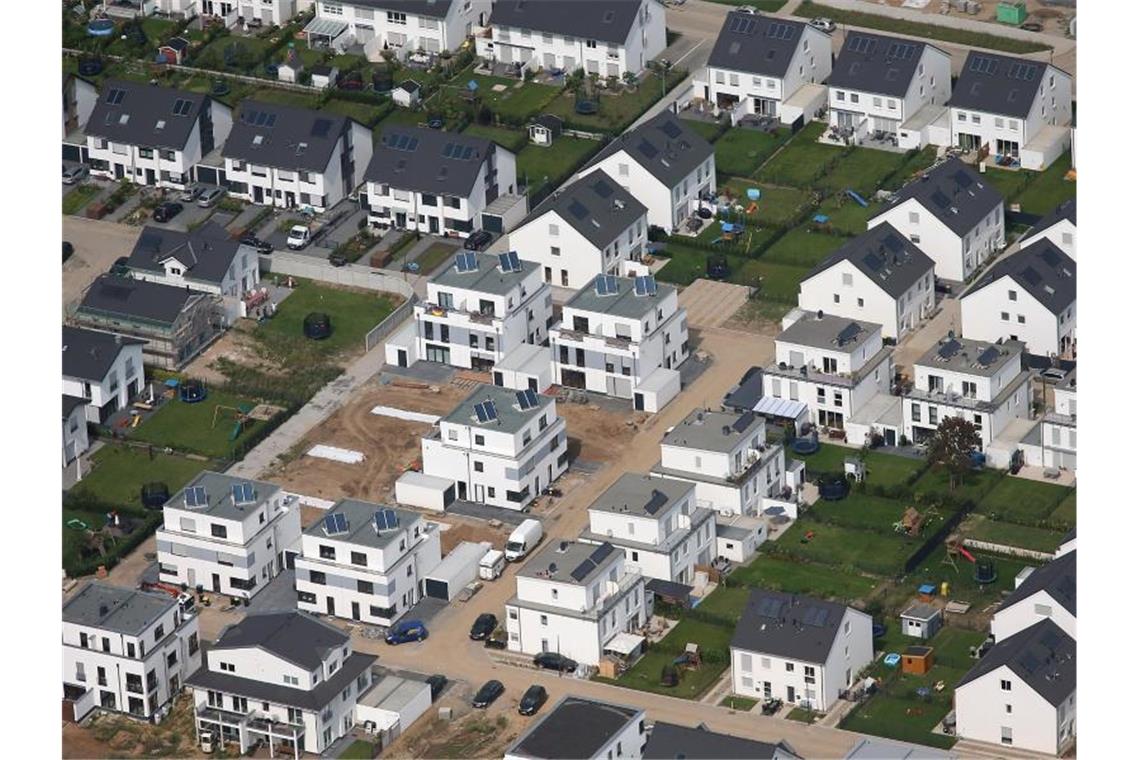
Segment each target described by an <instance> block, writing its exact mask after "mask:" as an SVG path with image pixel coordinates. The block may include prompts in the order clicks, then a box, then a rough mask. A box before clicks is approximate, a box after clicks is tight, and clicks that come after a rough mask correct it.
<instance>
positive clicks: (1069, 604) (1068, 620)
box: [990, 549, 1077, 641]
mask: <svg viewBox="0 0 1140 760" xmlns="http://www.w3.org/2000/svg"><path fill="white" fill-rule="evenodd" d="M1042 620H1050V621H1052V622H1053V623H1054V624H1056V625H1057V627H1058V628H1060V629H1061V630H1062V631H1064V632H1065V633H1067V634H1068V635H1069V636H1071V637H1073V638H1074V639H1075V638H1076V637H1077V552H1076V549H1074V550H1072V551H1069V552H1065V553H1063V554H1061V555H1060V556H1059V557H1057V558H1056V559H1054V560H1052V561H1050V562H1048V563H1046V564H1044V565H1042V566H1041V567H1038V568H1035V569H1034V570H1033V572H1032V573H1030V574H1029V577H1028V578H1026V579H1024V580H1023V581H1021V583H1020V584H1019V585H1018V586H1017V587H1016V588H1015V589H1014V590H1013V591H1012V592H1011V593H1010V595H1009V596H1007V597H1006V598H1005V599H1003V600H1002V603H1001V606H1000V607H998V610H997V612H995V613H994V616H993V620H991V621H990V634H991V635H992V636H993V638H994V641H1005V640H1006V639H1008V638H1011V637H1012V636H1015V635H1017V634H1018V633H1020V632H1021V631H1024V630H1025V629H1026V628H1029V627H1031V626H1033V625H1035V624H1037V623H1038V622H1040V621H1042Z"/></svg>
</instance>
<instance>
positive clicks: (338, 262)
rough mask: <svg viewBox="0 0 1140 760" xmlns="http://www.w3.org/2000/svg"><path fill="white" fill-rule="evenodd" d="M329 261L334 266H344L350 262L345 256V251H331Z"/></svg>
mask: <svg viewBox="0 0 1140 760" xmlns="http://www.w3.org/2000/svg"><path fill="white" fill-rule="evenodd" d="M329 263H330V264H332V265H333V266H334V267H343V266H345V265H347V264H348V259H346V258H345V257H344V254H343V253H330V254H329Z"/></svg>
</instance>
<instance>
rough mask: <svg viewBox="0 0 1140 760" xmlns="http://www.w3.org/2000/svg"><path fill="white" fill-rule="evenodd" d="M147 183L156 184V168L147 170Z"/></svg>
mask: <svg viewBox="0 0 1140 760" xmlns="http://www.w3.org/2000/svg"><path fill="white" fill-rule="evenodd" d="M146 183H147V184H148V185H153V184H154V169H147V170H146Z"/></svg>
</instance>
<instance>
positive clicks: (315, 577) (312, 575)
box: [309, 570, 325, 586]
mask: <svg viewBox="0 0 1140 760" xmlns="http://www.w3.org/2000/svg"><path fill="white" fill-rule="evenodd" d="M309 583H315V584H317V585H318V586H323V585H325V574H324V573H322V572H321V571H320V570H310V571H309Z"/></svg>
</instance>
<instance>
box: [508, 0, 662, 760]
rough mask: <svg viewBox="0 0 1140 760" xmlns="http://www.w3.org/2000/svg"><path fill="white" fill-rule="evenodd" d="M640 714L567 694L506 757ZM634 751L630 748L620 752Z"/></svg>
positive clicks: (575, 750)
mask: <svg viewBox="0 0 1140 760" xmlns="http://www.w3.org/2000/svg"><path fill="white" fill-rule="evenodd" d="M508 1H509V0H508ZM639 715H643V712H642V711H641V710H639V709H638V708H636V707H626V706H625V705H617V704H613V703H611V702H602V701H600V700H596V699H586V698H585V697H575V696H573V695H567V696H565V697H563V698H562V699H560V700H559V701H558V704H556V705H554V707H552V708H550V710H549V711H548V712H547V713H546V715H545V716H544V717H542V718H540V719H539V720H538V721H536V722H535V723H533V724H531V726H530V727H529V728H528V729H527V730H526V731H524V732H523V735H522V736H520V737H519V738H518V741H516V742H515V743H514V744H513V745H511V747H510V749H508V750H507V752H506V754H508V755H513V756H515V757H529V758H535V760H554V759H555V758H570V757H575V758H589V757H595V756H596V755H597V754H598V753H599V752H600V751H601V750H602V749H603V748H605V746H606V744H608V743H609V742H610V740H612V739H613V738H614V737H615V736H617V735H618V734H619V733H621V731H622V730H623V729H624V728H625V727H626V726H628V725H629V724H630V722H632V721H633V720H635V719H637V717H638V716H639ZM637 750H638V748H637V747H630V748H628V750H623V753H624V754H625V755H627V756H628V755H630V754H631V753H636V752H637Z"/></svg>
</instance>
